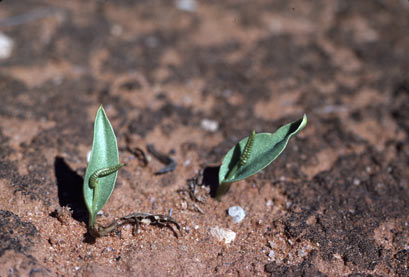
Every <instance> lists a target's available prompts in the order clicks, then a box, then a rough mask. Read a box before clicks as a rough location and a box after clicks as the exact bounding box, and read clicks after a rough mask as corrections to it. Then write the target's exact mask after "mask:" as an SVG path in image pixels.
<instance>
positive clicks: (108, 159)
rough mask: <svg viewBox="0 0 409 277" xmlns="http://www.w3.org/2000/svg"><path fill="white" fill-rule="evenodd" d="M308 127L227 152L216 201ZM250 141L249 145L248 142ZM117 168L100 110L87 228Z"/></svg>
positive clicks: (292, 127) (256, 137) (296, 126)
mask: <svg viewBox="0 0 409 277" xmlns="http://www.w3.org/2000/svg"><path fill="white" fill-rule="evenodd" d="M306 124H307V116H306V115H304V116H303V117H302V118H301V119H299V120H297V121H294V122H291V123H289V124H287V125H284V126H282V127H281V128H279V129H278V130H277V131H276V132H275V133H274V134H270V133H260V134H255V133H254V132H253V133H252V135H251V136H249V137H246V138H244V139H242V140H241V141H240V142H239V143H238V144H237V145H236V146H235V147H233V148H232V149H230V151H229V152H228V153H227V154H226V156H225V157H224V159H223V162H222V165H221V166H220V170H219V184H220V185H219V187H218V189H217V192H216V198H217V199H218V200H220V198H221V196H222V195H223V194H225V193H226V192H227V191H228V190H229V188H230V185H231V183H232V182H236V181H239V180H243V179H245V178H247V177H250V176H251V175H254V174H256V173H258V172H259V171H261V170H263V169H264V168H265V167H266V166H268V165H269V164H270V163H271V162H272V161H273V160H275V159H276V158H277V157H278V156H279V155H280V154H281V153H282V152H283V151H284V149H285V147H286V146H287V143H288V141H289V139H290V138H291V137H292V136H293V135H295V134H297V133H298V132H300V131H301V130H302V129H303V128H304V127H305V125H306ZM249 140H250V141H249ZM122 166H123V164H119V156H118V146H117V142H116V137H115V133H114V130H113V129H112V126H111V124H110V122H109V120H108V118H107V116H106V114H105V111H104V109H103V107H102V106H100V107H99V109H98V111H97V115H96V118H95V124H94V140H93V144H92V151H91V158H90V161H89V163H88V166H87V170H86V173H85V177H84V188H83V189H84V199H85V203H86V206H87V208H88V211H89V215H90V216H89V227H91V228H92V227H93V226H94V224H95V218H96V214H97V213H98V211H100V210H101V209H102V207H103V206H104V205H105V203H106V202H107V201H108V199H109V197H110V196H111V194H112V191H113V189H114V186H115V181H116V177H117V170H118V169H119V168H120V167H122Z"/></svg>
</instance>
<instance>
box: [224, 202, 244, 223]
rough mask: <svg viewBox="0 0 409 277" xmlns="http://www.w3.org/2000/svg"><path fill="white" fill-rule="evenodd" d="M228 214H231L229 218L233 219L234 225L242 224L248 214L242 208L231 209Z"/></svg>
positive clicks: (234, 207)
mask: <svg viewBox="0 0 409 277" xmlns="http://www.w3.org/2000/svg"><path fill="white" fill-rule="evenodd" d="M228 213H229V216H231V217H232V218H233V221H234V223H239V222H241V221H242V220H243V219H244V217H245V216H246V213H245V212H244V210H243V208H242V207H240V206H233V207H230V208H229V210H228Z"/></svg>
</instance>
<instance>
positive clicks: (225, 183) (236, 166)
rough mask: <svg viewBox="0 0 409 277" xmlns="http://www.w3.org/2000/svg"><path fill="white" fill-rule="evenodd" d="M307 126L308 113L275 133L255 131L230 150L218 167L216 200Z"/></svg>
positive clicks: (280, 151)
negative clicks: (257, 132)
mask: <svg viewBox="0 0 409 277" xmlns="http://www.w3.org/2000/svg"><path fill="white" fill-rule="evenodd" d="M305 125H307V116H306V115H305V114H304V116H303V117H302V118H300V119H299V120H297V121H294V122H291V123H289V124H286V125H284V126H282V127H280V128H279V129H278V130H277V131H276V132H275V133H273V134H271V133H259V134H256V133H255V131H253V132H252V133H251V135H250V136H248V137H246V138H244V139H242V140H241V141H240V142H239V143H237V145H236V146H234V147H233V148H231V149H230V150H229V152H227V154H226V156H225V157H224V159H223V162H222V165H221V166H220V170H219V186H218V188H217V191H216V199H217V200H219V201H220V199H221V197H222V196H223V195H224V194H225V193H227V192H228V191H229V189H230V186H231V184H232V183H233V182H236V181H240V180H243V179H245V178H247V177H250V176H252V175H254V174H256V173H258V172H260V171H261V170H263V169H264V168H265V167H266V166H268V165H269V164H270V163H271V162H272V161H274V160H275V159H276V158H277V157H278V156H279V155H280V154H281V153H282V152H283V151H284V149H285V148H286V146H287V143H288V141H289V140H290V138H291V137H292V136H294V135H295V134H297V133H298V132H300V131H301V130H302V129H303V128H304V127H305Z"/></svg>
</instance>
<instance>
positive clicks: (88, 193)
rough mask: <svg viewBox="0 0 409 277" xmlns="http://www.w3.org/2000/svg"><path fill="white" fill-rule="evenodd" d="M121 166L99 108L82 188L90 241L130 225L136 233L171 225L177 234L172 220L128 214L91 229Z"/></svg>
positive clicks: (109, 131)
mask: <svg viewBox="0 0 409 277" xmlns="http://www.w3.org/2000/svg"><path fill="white" fill-rule="evenodd" d="M124 165H125V164H123V163H119V157H118V146H117V142H116V137H115V134H114V130H113V129H112V126H111V123H109V120H108V118H107V116H106V114H105V111H104V109H103V108H102V106H100V107H99V109H98V111H97V115H96V117H95V124H94V141H93V143H92V151H91V158H90V160H89V163H88V166H87V170H86V172H85V177H84V188H83V189H84V199H85V204H86V206H87V209H88V212H89V222H88V230H89V232H90V234H91V235H92V236H93V237H94V238H97V237H101V236H105V235H107V234H108V233H110V232H112V231H114V230H115V229H117V228H119V227H121V226H123V225H125V224H133V225H134V226H135V232H136V231H137V230H138V227H139V225H140V224H141V223H146V224H157V225H162V226H168V227H170V225H171V224H173V225H175V226H176V227H177V228H178V230H179V231H180V232H181V228H180V226H179V224H178V223H177V222H176V221H175V220H174V219H173V218H172V217H170V216H166V215H160V214H151V213H132V214H129V215H127V216H124V217H121V218H120V219H117V220H114V221H113V222H112V223H111V224H109V225H108V226H106V227H104V226H98V227H95V219H96V215H97V213H98V211H100V210H101V209H102V207H103V206H104V205H105V203H106V202H107V201H108V199H109V197H110V196H111V194H112V191H113V190H114V186H115V181H116V176H117V174H118V170H119V169H120V168H121V167H123V166H124ZM172 230H173V229H172Z"/></svg>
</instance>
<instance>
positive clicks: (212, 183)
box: [203, 166, 220, 198]
mask: <svg viewBox="0 0 409 277" xmlns="http://www.w3.org/2000/svg"><path fill="white" fill-rule="evenodd" d="M219 169H220V166H208V167H205V169H204V170H203V185H204V186H209V187H210V196H211V197H213V198H215V197H216V192H217V187H218V186H219Z"/></svg>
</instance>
